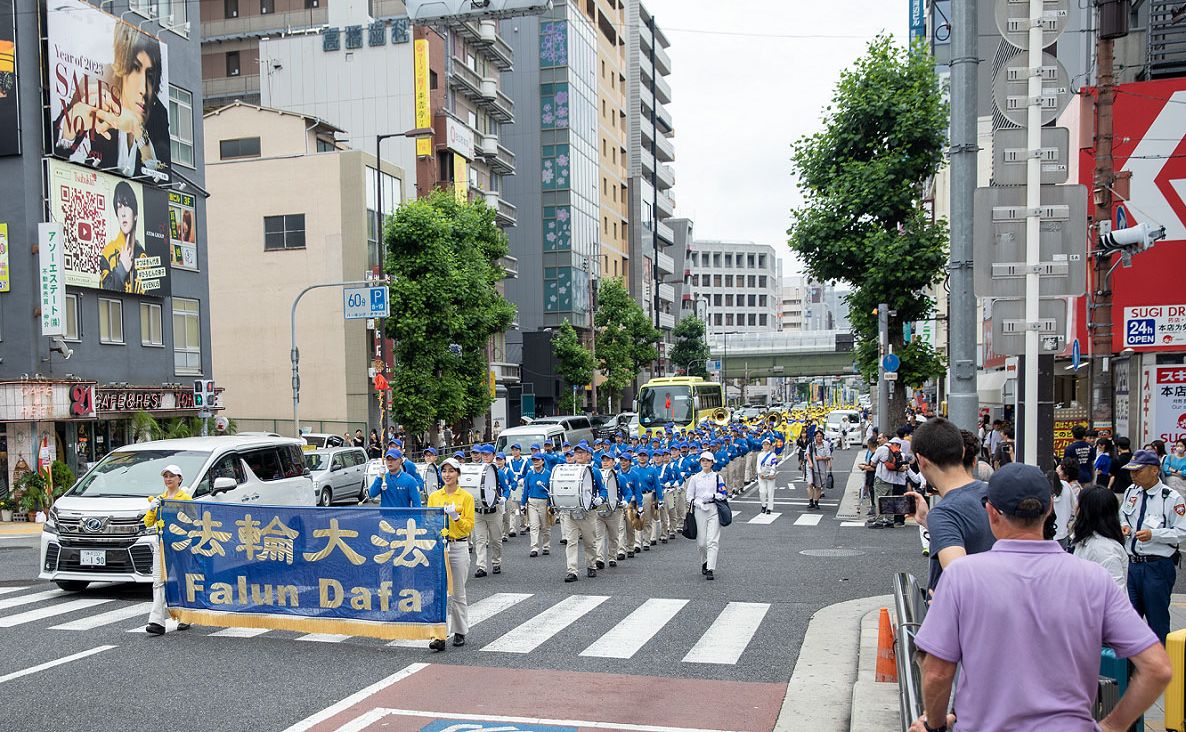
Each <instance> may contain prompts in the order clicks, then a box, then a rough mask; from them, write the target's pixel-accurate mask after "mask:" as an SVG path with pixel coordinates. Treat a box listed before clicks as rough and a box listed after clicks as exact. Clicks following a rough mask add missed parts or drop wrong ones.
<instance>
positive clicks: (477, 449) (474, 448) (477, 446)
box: [469, 442, 482, 452]
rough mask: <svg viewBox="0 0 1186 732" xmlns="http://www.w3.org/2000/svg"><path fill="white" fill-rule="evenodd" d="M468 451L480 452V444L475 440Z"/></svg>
mask: <svg viewBox="0 0 1186 732" xmlns="http://www.w3.org/2000/svg"><path fill="white" fill-rule="evenodd" d="M469 451H470V452H481V451H482V445H481V444H480V443H477V442H475V443H474V444H472V445H470V448H469Z"/></svg>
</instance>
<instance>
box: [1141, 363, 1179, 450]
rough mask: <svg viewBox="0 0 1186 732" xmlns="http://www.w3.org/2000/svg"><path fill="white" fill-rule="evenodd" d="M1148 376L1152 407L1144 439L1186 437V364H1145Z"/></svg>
mask: <svg viewBox="0 0 1186 732" xmlns="http://www.w3.org/2000/svg"><path fill="white" fill-rule="evenodd" d="M1145 377H1146V383H1147V384H1148V386H1147V389H1148V393H1147V395H1146V398H1147V399H1148V400H1149V402H1151V407H1152V409H1151V410H1150V411H1151V414H1150V415H1149V417H1150V418H1149V419H1147V421H1146V423H1145V430H1146V437H1145V440H1144V441H1145V442H1149V441H1152V440H1154V439H1158V440H1164V441H1165V443H1166V444H1170V443H1172V442H1174V441H1175V440H1178V439H1180V438H1182V437H1186V366H1146V367H1145Z"/></svg>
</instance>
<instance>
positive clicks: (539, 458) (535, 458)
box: [531, 452, 544, 463]
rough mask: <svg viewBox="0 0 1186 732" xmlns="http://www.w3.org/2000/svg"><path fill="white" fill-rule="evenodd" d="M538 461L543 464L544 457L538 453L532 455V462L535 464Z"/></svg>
mask: <svg viewBox="0 0 1186 732" xmlns="http://www.w3.org/2000/svg"><path fill="white" fill-rule="evenodd" d="M536 460H539V461H540V462H541V463H542V462H543V461H544V456H543V455H541V454H540V453H538V452H533V453H531V462H533V463H534V462H535V461H536Z"/></svg>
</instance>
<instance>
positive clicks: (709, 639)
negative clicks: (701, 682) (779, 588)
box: [684, 602, 770, 665]
mask: <svg viewBox="0 0 1186 732" xmlns="http://www.w3.org/2000/svg"><path fill="white" fill-rule="evenodd" d="M768 610H770V605H769V603H765V602H731V603H729V604H728V605H726V606H725V609H724V610H722V611H721V614H720V615H718V616H717V619H716V620H714V621H713V623H712V625H711V626H710V627H709V629H708V630H707V631H705V633H704V635H702V636H700V640H698V641H696V645H694V646H692V650H690V651H688V655H686V656H684V662H685V663H716V664H725V665H733V664H736V663H737V661H738V659H740V658H741V654H742V653H743V652H745V648H746V646H748V645H749V642H750V639H751V638H753V636H754V633H756V632H757V631H758V626H759V625H761V624H762V620H763V618H765V617H766V612H767V611H768Z"/></svg>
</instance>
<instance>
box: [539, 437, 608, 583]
mask: <svg viewBox="0 0 1186 732" xmlns="http://www.w3.org/2000/svg"><path fill="white" fill-rule="evenodd" d="M576 451H577V452H580V453H582V454H583V455H584V456H585V457H584V460H585V463H584V464H574V465H572V466H569V465H560V466H557V467H556V468H555V469H553V470H552V481H551V486H550V487H551V491H552V500H553V501H555V502H556V507H557V510H558V511H559V512H560V530H561V531H562V532H563V533H564V538H565V539H567V540H568V541H567V542H566V544H565V547H564V556H565V560H566V562H567V570H568V573H567V574H565V576H564V581H565V582H576V581H577V570H578V568H579V565H578V561H579V559H580V548H581V546H582V545H583V546H584V549H585V574H586V576H588V577H596V576H597V549H596V542H597V521H596V518H595V516H594V513H593V512H594V511H596V510H597V509H598V508H600V507H601V506H603V505H604V504H605V499H606V494H605V485H604V483H603V482H602V480H601V473H600V472H599V471H596V470H593V469H592V467H591V466H590V465H589V463H588V460H589V457H590V456H591V451H590V449H589V445H588V444H584V443H583V444H582V445H578V446H577V450H576ZM574 457H575V455H574ZM570 475H571V476H572V480H574V481H575V485H572V486H571V488H573V489H575V490H572V491H571V494H570V495H572V499H573V500H571V501H561V499H560V496H561V492H560V490H559V488H560V486H558V483H559V482H560V481H561V480H562V479H563V480H569V479H570V478H569V476H570ZM566 493H567V492H566Z"/></svg>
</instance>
